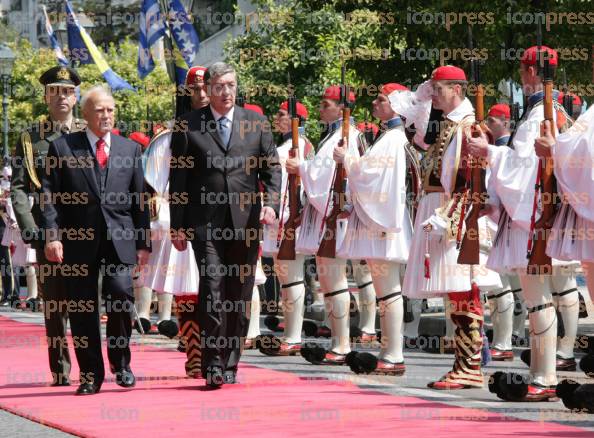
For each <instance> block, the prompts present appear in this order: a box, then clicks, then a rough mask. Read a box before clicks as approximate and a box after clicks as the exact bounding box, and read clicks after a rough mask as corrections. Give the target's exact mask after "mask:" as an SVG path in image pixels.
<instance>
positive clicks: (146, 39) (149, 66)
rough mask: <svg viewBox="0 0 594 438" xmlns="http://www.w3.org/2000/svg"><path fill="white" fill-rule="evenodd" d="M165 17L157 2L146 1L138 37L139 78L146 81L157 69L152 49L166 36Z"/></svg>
mask: <svg viewBox="0 0 594 438" xmlns="http://www.w3.org/2000/svg"><path fill="white" fill-rule="evenodd" d="M164 19H165V17H164V16H163V14H162V13H161V9H160V8H159V2H158V1H157V0H144V1H143V2H142V9H141V10H140V21H139V25H140V34H139V37H138V76H140V79H144V78H145V77H146V76H147V75H148V74H149V73H150V72H151V71H153V69H154V68H155V62H154V61H153V55H152V53H151V47H152V46H153V45H154V44H155V43H156V42H157V41H159V39H160V38H161V37H163V36H165V32H166V26H165V20H164Z"/></svg>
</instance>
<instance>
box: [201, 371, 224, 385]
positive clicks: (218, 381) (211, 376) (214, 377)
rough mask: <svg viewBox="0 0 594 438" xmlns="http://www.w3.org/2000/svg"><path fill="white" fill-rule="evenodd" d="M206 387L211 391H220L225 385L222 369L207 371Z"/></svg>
mask: <svg viewBox="0 0 594 438" xmlns="http://www.w3.org/2000/svg"><path fill="white" fill-rule="evenodd" d="M205 378H206V386H208V387H209V388H211V389H218V388H220V387H221V386H223V383H225V375H224V374H223V370H222V369H221V367H210V368H209V369H208V370H207V371H206V377H205Z"/></svg>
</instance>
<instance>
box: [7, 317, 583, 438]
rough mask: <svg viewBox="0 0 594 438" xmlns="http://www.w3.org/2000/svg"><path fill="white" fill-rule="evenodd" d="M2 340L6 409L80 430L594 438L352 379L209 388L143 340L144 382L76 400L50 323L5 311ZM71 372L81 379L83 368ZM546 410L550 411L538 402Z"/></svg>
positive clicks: (135, 363) (270, 376) (274, 376)
mask: <svg viewBox="0 0 594 438" xmlns="http://www.w3.org/2000/svg"><path fill="white" fill-rule="evenodd" d="M0 345H1V347H2V348H1V352H2V353H1V355H0V383H1V384H2V386H0V407H1V408H3V409H6V410H8V411H10V412H13V413H15V414H18V415H20V416H23V417H26V418H30V419H32V420H34V421H37V422H39V423H43V424H46V425H49V426H51V427H54V428H58V429H61V430H63V431H65V432H69V433H72V434H76V435H81V436H97V437H109V438H116V437H142V438H149V437H163V436H180V437H182V436H188V435H190V434H192V435H194V436H196V437H197V436H205V437H214V436H216V435H215V434H218V435H220V436H221V437H222V436H233V437H234V436H242V437H250V436H253V437H267V436H270V437H283V436H297V435H298V436H312V437H313V436H316V437H317V436H324V435H326V436H330V435H331V436H337V437H344V436H362V435H366V436H369V437H372V436H380V435H379V434H388V436H398V437H408V436H420V435H422V436H429V437H456V438H462V437H472V438H477V437H483V436H488V437H489V438H494V437H512V436H518V437H519V436H522V437H578V436H584V437H586V436H592V433H591V432H589V431H585V430H583V429H579V428H576V427H568V426H563V425H559V424H555V423H546V422H530V421H522V420H517V419H515V418H509V417H505V416H502V415H499V414H495V413H489V412H484V411H480V410H475V409H465V408H457V407H451V406H448V405H445V404H440V403H433V402H428V401H425V400H422V399H419V398H414V397H396V396H391V395H387V394H382V393H378V392H374V391H368V390H363V389H360V388H358V387H357V386H355V385H353V384H351V383H346V382H333V381H327V380H319V379H315V380H305V379H302V378H299V377H298V376H296V375H294V374H291V373H285V372H277V371H272V370H268V369H265V368H257V367H253V366H249V365H243V366H241V368H240V375H239V377H240V380H241V382H242V383H241V384H239V385H229V386H226V387H224V388H223V389H221V390H218V391H203V390H202V387H203V382H204V381H202V380H189V379H186V378H184V375H183V361H184V357H183V354H181V353H179V352H176V351H169V350H159V349H156V348H148V347H143V346H142V345H136V346H135V347H134V351H133V353H132V369H133V370H134V372H135V374H136V376H137V378H138V380H139V382H138V384H137V386H136V388H134V389H132V390H129V391H128V390H125V389H123V388H120V387H119V386H117V385H116V384H115V383H114V382H113V379H111V378H110V381H107V382H105V383H104V384H103V387H102V390H101V392H100V393H99V394H97V395H94V396H87V397H76V396H74V395H73V392H74V390H75V389H76V386H74V387H69V388H51V387H48V386H47V382H48V381H50V378H49V371H48V370H47V369H48V368H47V363H46V362H47V354H46V350H45V338H44V331H43V328H42V327H40V326H37V325H32V324H25V323H19V322H14V321H11V320H10V319H7V318H3V317H0ZM73 356H74V355H73ZM281 360H282V359H281ZM71 375H72V376H73V377H74V376H78V369H77V368H76V367H75V369H73V372H72V374H71ZM541 406H542V407H543V408H545V406H543V405H535V408H537V407H538V408H540V407H541ZM510 407H511V406H510ZM567 413H568V411H567Z"/></svg>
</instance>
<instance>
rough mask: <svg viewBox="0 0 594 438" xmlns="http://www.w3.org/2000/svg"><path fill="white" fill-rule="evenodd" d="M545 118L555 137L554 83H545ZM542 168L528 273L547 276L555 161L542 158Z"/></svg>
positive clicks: (550, 265) (542, 128) (540, 164)
mask: <svg viewBox="0 0 594 438" xmlns="http://www.w3.org/2000/svg"><path fill="white" fill-rule="evenodd" d="M543 104H544V118H545V120H548V121H549V122H550V123H551V133H552V134H553V136H554V135H555V119H554V116H553V111H554V108H553V81H552V80H547V81H545V89H544V102H543ZM540 131H541V135H544V122H543V123H542V124H541V126H540ZM538 165H539V166H541V167H542V170H541V172H542V175H541V181H540V185H541V205H542V214H541V216H540V219H538V221H536V223H535V224H534V232H535V235H534V236H530V238H534V243H533V247H532V252H531V253H530V258H529V260H528V269H527V273H528V274H531V275H545V274H551V273H552V269H553V267H552V261H551V258H550V257H549V256H548V255H547V254H546V248H547V239H548V236H549V234H550V229H551V227H552V226H553V221H554V220H555V206H554V200H555V196H556V193H555V177H554V175H553V159H552V158H541V159H540V160H539V163H538ZM535 196H536V193H535Z"/></svg>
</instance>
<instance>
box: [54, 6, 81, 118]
mask: <svg viewBox="0 0 594 438" xmlns="http://www.w3.org/2000/svg"><path fill="white" fill-rule="evenodd" d="M61 4H62V8H63V9H64V15H63V17H65V20H66V22H65V23H64V26H66V41H65V44H68V54H69V56H68V58H69V59H68V62H69V63H70V68H72V69H73V70H76V61H75V60H74V59H73V57H72V52H71V51H70V44H69V43H68V25H67V24H68V12H67V11H66V0H64V1H62V2H61ZM59 16H60V14H58V17H59ZM79 92H80V88H79ZM73 115H74V118H76V119H78V118H79V116H80V108H79V107H78V105H74V108H73Z"/></svg>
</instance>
